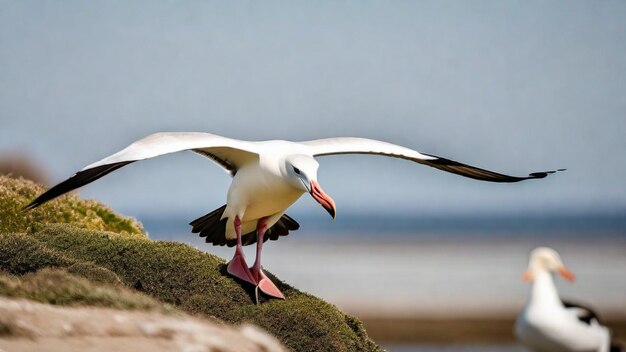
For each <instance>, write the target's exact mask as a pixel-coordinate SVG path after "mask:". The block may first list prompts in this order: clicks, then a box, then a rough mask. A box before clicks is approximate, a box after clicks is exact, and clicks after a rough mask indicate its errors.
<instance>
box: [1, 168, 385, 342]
mask: <svg viewBox="0 0 626 352" xmlns="http://www.w3.org/2000/svg"><path fill="white" fill-rule="evenodd" d="M41 191H43V189H42V188H41V187H40V186H37V185H35V184H33V183H31V182H29V181H26V180H23V179H12V178H9V177H6V176H0V271H3V272H4V274H0V295H5V296H12V297H25V298H30V299H34V300H37V301H40V302H48V303H52V304H89V305H104V306H112V307H117V308H125V309H160V310H164V311H168V310H180V311H185V312H189V313H196V314H199V315H200V316H204V317H206V318H210V319H217V320H220V321H224V322H227V323H232V324H238V323H242V322H250V323H253V324H255V325H258V326H260V327H262V328H264V329H265V330H267V331H268V332H269V333H271V334H273V335H274V336H276V337H277V338H278V339H279V340H281V341H282V342H283V343H284V344H285V345H286V346H288V347H289V348H291V349H292V350H294V351H378V350H380V348H379V347H378V346H377V345H376V344H375V343H374V342H373V341H372V340H371V339H369V337H368V336H367V334H366V332H365V330H364V329H363V325H362V324H361V322H360V321H358V320H357V319H355V318H353V317H351V316H348V315H346V314H344V313H343V312H341V311H339V310H338V309H337V308H336V307H334V306H332V305H330V304H328V303H326V302H324V301H322V300H320V299H318V298H316V297H313V296H311V295H309V294H306V293H304V292H301V291H298V290H297V289H295V288H293V287H291V286H289V285H287V284H285V283H281V282H280V280H278V279H275V277H274V276H273V275H271V274H269V273H268V275H269V276H270V277H271V278H272V279H274V282H276V283H277V285H278V287H279V288H280V289H281V290H282V291H283V293H284V294H285V296H286V297H287V299H286V300H285V301H281V300H271V301H268V302H264V303H262V304H259V305H255V304H254V302H253V299H252V297H251V290H250V288H249V287H246V286H242V285H241V284H240V283H238V282H237V281H235V280H234V279H232V278H231V277H229V276H228V275H226V274H225V261H224V260H223V259H221V258H218V257H216V256H214V255H211V254H208V253H204V252H201V251H199V250H197V249H194V248H192V247H190V246H188V245H185V244H181V243H176V242H164V241H152V240H150V239H148V238H147V236H145V234H144V232H143V230H142V228H141V225H140V224H139V223H138V222H137V221H135V220H133V219H130V218H124V217H121V216H119V215H116V214H115V213H113V212H112V211H111V210H110V209H109V208H107V207H105V206H103V205H101V204H99V203H97V202H95V201H84V200H80V199H78V197H76V196H66V197H61V198H60V199H58V200H55V201H52V202H50V203H49V204H45V205H43V206H41V207H40V208H37V209H35V210H33V211H30V212H27V213H22V212H20V209H21V208H22V207H23V206H24V205H25V204H27V203H28V202H29V201H30V200H31V199H32V198H33V197H35V196H36V195H37V194H39V193H40V192H41Z"/></svg>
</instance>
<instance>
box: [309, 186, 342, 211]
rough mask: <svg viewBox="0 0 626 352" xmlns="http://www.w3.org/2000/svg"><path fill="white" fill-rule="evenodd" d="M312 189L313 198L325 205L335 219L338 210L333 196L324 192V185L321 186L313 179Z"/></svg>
mask: <svg viewBox="0 0 626 352" xmlns="http://www.w3.org/2000/svg"><path fill="white" fill-rule="evenodd" d="M310 190H311V196H313V198H315V200H316V201H317V202H318V203H320V204H321V205H322V206H323V207H324V209H326V211H328V213H329V214H330V216H332V217H333V219H334V218H335V215H336V214H337V211H336V208H335V201H334V200H333V199H332V198H330V196H328V194H326V193H324V190H323V189H322V187H320V185H319V183H317V182H316V181H311V188H310Z"/></svg>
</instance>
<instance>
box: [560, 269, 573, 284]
mask: <svg viewBox="0 0 626 352" xmlns="http://www.w3.org/2000/svg"><path fill="white" fill-rule="evenodd" d="M559 274H561V276H563V278H564V279H565V280H567V281H569V282H573V281H574V280H576V276H574V273H573V272H571V271H569V270H567V268H566V267H564V266H562V267H560V268H559Z"/></svg>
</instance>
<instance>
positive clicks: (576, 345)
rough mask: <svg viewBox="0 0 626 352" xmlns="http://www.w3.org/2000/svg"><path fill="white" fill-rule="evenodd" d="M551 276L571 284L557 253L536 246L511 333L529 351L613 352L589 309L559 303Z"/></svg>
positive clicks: (570, 275)
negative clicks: (526, 288)
mask: <svg viewBox="0 0 626 352" xmlns="http://www.w3.org/2000/svg"><path fill="white" fill-rule="evenodd" d="M553 273H559V274H560V275H561V276H563V277H564V278H565V279H566V280H568V281H574V274H573V273H572V272H571V271H569V270H568V269H567V268H566V267H565V265H563V262H562V261H561V257H560V256H559V254H558V253H557V252H556V251H555V250H554V249H551V248H547V247H539V248H536V249H534V250H533V251H532V252H531V253H530V261H529V264H528V271H526V272H525V273H524V276H523V279H524V280H525V281H532V288H531V291H530V297H529V299H528V301H527V303H526V306H525V307H524V309H523V310H522V312H521V313H520V314H519V315H518V317H517V322H516V326H515V334H516V336H517V338H518V340H519V341H521V342H522V343H523V344H524V345H525V346H526V347H527V348H528V349H529V350H531V351H533V352H574V351H576V352H614V351H622V350H623V349H622V347H621V346H619V345H618V344H617V343H615V344H612V343H611V334H610V331H609V329H608V328H607V327H605V326H603V325H602V324H601V323H600V319H599V318H598V315H597V314H596V313H595V312H594V311H592V310H591V309H590V308H588V307H585V306H582V305H579V304H574V303H571V302H567V301H563V300H561V299H560V297H559V294H558V292H557V290H556V287H555V286H554V281H553V278H552V276H553Z"/></svg>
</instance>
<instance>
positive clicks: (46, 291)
mask: <svg viewBox="0 0 626 352" xmlns="http://www.w3.org/2000/svg"><path fill="white" fill-rule="evenodd" d="M0 294H2V295H4V296H8V297H14V298H27V299H30V300H34V301H38V302H43V303H50V304H63V305H81V304H82V305H91V306H103V307H112V308H120V309H162V310H166V308H165V306H163V304H161V303H160V302H158V301H157V300H155V299H153V298H150V297H148V296H146V295H143V294H139V293H136V292H132V291H130V290H128V289H127V288H124V287H115V286H110V285H104V284H97V283H94V282H92V281H89V280H87V279H85V278H82V277H79V276H76V275H73V274H70V273H68V272H67V271H65V270H62V269H50V268H46V269H41V270H39V271H37V272H35V273H29V274H26V275H24V276H22V277H19V278H18V277H15V276H11V275H6V274H1V273H0Z"/></svg>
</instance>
